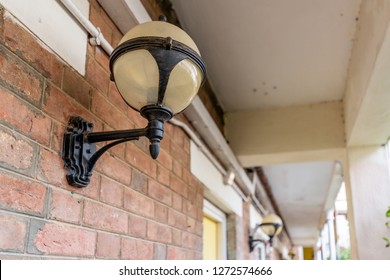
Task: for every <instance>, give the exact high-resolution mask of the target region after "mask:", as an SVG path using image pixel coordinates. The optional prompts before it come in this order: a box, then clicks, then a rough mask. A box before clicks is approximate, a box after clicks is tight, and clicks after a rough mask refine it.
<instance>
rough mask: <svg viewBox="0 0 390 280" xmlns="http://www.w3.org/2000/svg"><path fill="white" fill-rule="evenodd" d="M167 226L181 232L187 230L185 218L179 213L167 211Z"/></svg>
mask: <svg viewBox="0 0 390 280" xmlns="http://www.w3.org/2000/svg"><path fill="white" fill-rule="evenodd" d="M168 224H169V225H170V226H173V227H176V228H179V229H182V230H187V217H186V216H185V215H184V214H182V213H180V212H177V211H175V210H172V209H169V211H168Z"/></svg>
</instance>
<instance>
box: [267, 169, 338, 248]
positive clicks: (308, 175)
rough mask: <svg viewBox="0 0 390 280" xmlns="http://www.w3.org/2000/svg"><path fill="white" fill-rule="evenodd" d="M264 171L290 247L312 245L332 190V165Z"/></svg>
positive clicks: (316, 236)
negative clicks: (287, 232)
mask: <svg viewBox="0 0 390 280" xmlns="http://www.w3.org/2000/svg"><path fill="white" fill-rule="evenodd" d="M263 169H264V173H265V175H266V176H267V178H268V182H269V183H270V186H271V187H272V194H273V196H274V198H275V199H276V201H277V203H278V206H279V210H280V212H281V215H282V217H283V219H284V221H283V222H284V223H285V225H286V227H287V228H288V231H289V234H290V236H291V239H292V240H293V243H294V244H297V245H301V244H300V243H302V242H303V240H306V242H309V243H310V242H312V244H315V242H316V240H317V238H318V232H319V227H320V226H321V225H320V220H321V217H322V215H323V212H324V208H325V204H326V203H327V201H326V199H327V197H328V194H329V193H330V192H331V190H330V188H331V187H334V186H332V177H333V175H334V172H335V162H333V161H322V162H307V163H292V164H277V165H270V166H265V167H263ZM338 187H339V186H338ZM338 187H337V189H338ZM302 245H307V243H305V244H302Z"/></svg>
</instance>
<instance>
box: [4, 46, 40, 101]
mask: <svg viewBox="0 0 390 280" xmlns="http://www.w3.org/2000/svg"><path fill="white" fill-rule="evenodd" d="M0 82H2V83H3V84H5V85H6V86H7V87H8V88H10V89H11V90H13V91H15V92H17V93H18V94H19V95H20V96H21V97H22V98H25V99H26V100H28V101H30V102H32V103H33V104H35V105H39V103H40V101H41V98H42V91H43V77H42V76H40V75H39V74H38V73H37V72H36V71H35V70H33V69H32V68H31V67H29V66H28V65H27V64H25V63H24V62H22V61H21V60H20V59H18V58H16V57H15V56H14V55H12V54H10V52H9V51H7V50H6V49H5V48H3V47H0Z"/></svg>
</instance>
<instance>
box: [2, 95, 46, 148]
mask: <svg viewBox="0 0 390 280" xmlns="http://www.w3.org/2000/svg"><path fill="white" fill-rule="evenodd" d="M0 121H1V122H2V123H4V124H6V125H10V126H13V127H15V128H16V129H17V130H18V131H20V132H21V133H22V134H24V135H26V136H29V137H31V138H32V139H35V140H37V141H38V142H40V143H42V144H44V145H48V144H49V140H50V129H51V121H50V119H49V118H47V117H46V116H44V115H43V114H42V113H40V112H38V111H37V110H36V109H34V108H33V107H31V106H29V105H28V104H27V103H25V102H23V101H21V100H20V99H18V98H17V97H15V96H13V95H12V94H10V93H9V92H8V91H6V90H4V89H3V88H1V87H0Z"/></svg>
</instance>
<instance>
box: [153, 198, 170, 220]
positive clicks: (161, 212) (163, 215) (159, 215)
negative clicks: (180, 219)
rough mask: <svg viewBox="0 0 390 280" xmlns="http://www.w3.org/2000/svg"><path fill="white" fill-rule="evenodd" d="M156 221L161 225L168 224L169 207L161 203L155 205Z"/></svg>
mask: <svg viewBox="0 0 390 280" xmlns="http://www.w3.org/2000/svg"><path fill="white" fill-rule="evenodd" d="M154 209H155V211H156V212H155V214H154V215H155V220H156V221H157V222H159V223H162V224H166V223H167V222H168V207H166V206H165V205H162V204H160V203H155V204H154Z"/></svg>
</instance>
